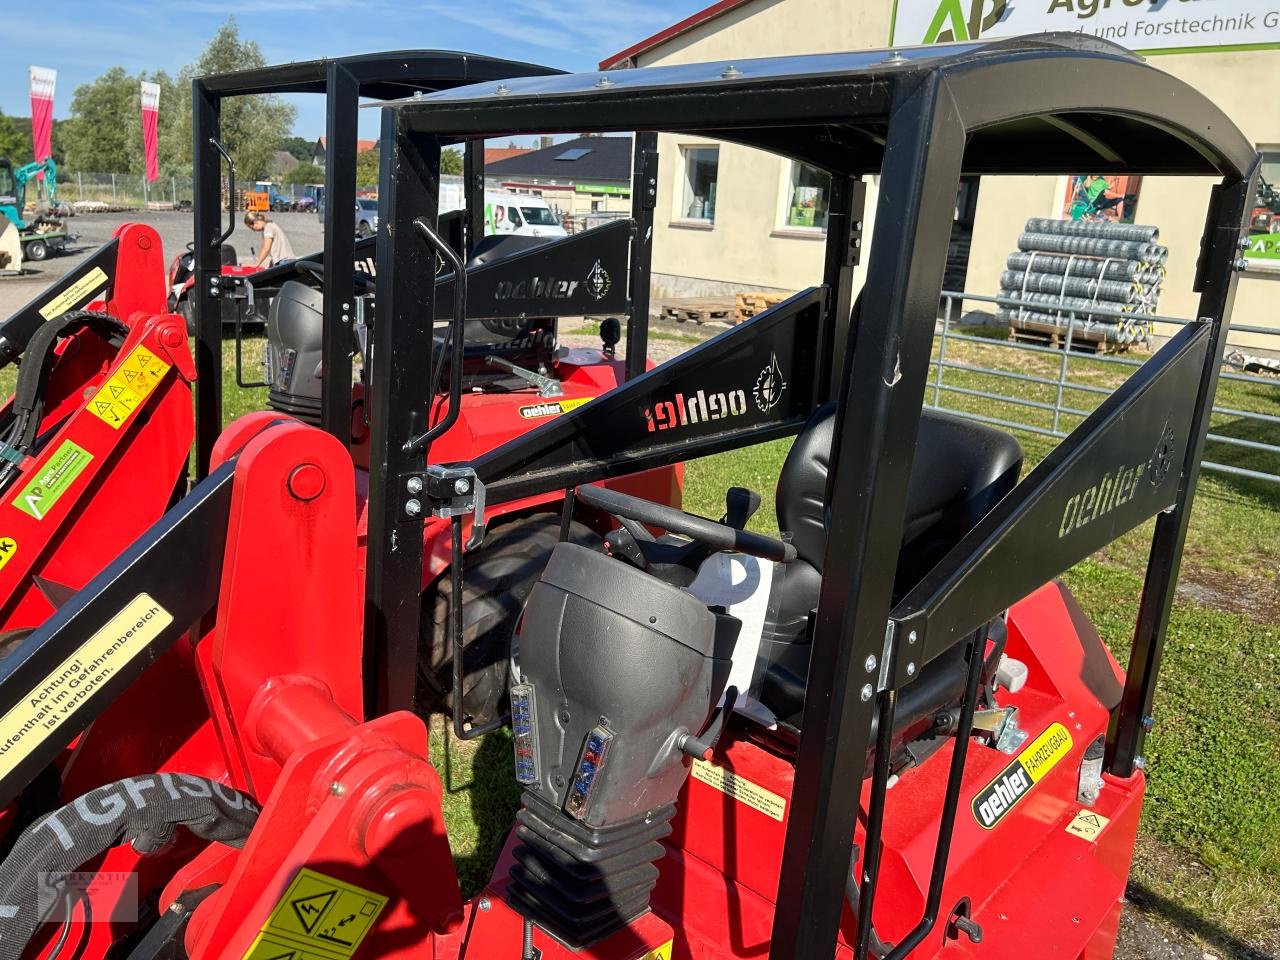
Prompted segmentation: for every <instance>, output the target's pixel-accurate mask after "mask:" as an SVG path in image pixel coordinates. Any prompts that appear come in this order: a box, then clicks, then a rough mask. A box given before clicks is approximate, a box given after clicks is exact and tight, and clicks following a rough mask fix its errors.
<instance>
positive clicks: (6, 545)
mask: <svg viewBox="0 0 1280 960" xmlns="http://www.w3.org/2000/svg"><path fill="white" fill-rule="evenodd" d="M17 552H18V541H17V540H15V539H13V537H0V570H3V569H4V567H5V564H6V563H8V562H9V561H10V560H12V559H13V555H14V554H15V553H17Z"/></svg>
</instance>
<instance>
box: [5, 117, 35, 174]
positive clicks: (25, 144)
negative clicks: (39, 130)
mask: <svg viewBox="0 0 1280 960" xmlns="http://www.w3.org/2000/svg"><path fill="white" fill-rule="evenodd" d="M32 154H33V148H32V146H31V121H30V120H28V119H26V118H24V117H7V116H5V115H4V113H3V112H0V157H7V158H8V159H9V160H10V161H12V162H13V165H14V166H19V165H20V164H24V163H28V162H29V161H30V160H31V159H32Z"/></svg>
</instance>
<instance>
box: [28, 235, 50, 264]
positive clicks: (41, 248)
mask: <svg viewBox="0 0 1280 960" xmlns="http://www.w3.org/2000/svg"><path fill="white" fill-rule="evenodd" d="M22 256H23V259H25V260H47V259H48V258H49V245H48V244H47V243H45V242H44V241H43V240H32V241H31V242H30V243H28V244H26V246H24V247H23V249H22Z"/></svg>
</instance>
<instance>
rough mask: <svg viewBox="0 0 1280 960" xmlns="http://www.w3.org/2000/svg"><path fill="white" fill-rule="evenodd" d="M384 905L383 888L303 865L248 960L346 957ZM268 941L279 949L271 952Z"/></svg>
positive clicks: (247, 956) (251, 950) (268, 919)
mask: <svg viewBox="0 0 1280 960" xmlns="http://www.w3.org/2000/svg"><path fill="white" fill-rule="evenodd" d="M386 905H387V898H386V897H384V896H382V895H380V894H377V893H374V892H373V891H371V890H365V889H363V888H361V887H357V886H354V885H353V884H350V883H343V882H342V881H341V880H335V879H333V877H327V876H325V875H324V874H323V873H317V872H316V871H315V870H308V869H306V868H305V867H304V868H303V869H302V870H299V871H298V875H297V876H296V877H294V878H293V882H292V883H291V884H289V888H288V889H287V890H285V892H284V896H283V897H281V898H280V902H279V903H278V904H276V908H275V909H274V910H272V911H271V916H270V917H268V918H267V923H266V925H265V926H264V927H263V928H262V932H261V933H260V934H259V935H258V938H257V939H256V940H254V942H253V946H252V947H251V948H250V949H249V952H248V953H246V954H245V956H244V960H276V958H284V957H292V958H293V960H309V958H313V957H314V958H328V960H336V958H342V960H347V958H349V957H350V956H351V955H352V954H354V953H355V952H356V948H357V947H359V946H360V942H361V941H362V940H364V938H365V935H366V934H367V933H368V932H369V931H370V930H371V929H372V928H373V925H374V923H375V922H377V919H378V915H379V914H380V913H382V908H383V907H385V906H386ZM269 947H270V948H271V949H274V948H276V947H279V948H280V949H279V950H278V951H277V952H275V953H272V952H270V951H269V949H268V948H269ZM290 950H292V951H293V953H289V951H290Z"/></svg>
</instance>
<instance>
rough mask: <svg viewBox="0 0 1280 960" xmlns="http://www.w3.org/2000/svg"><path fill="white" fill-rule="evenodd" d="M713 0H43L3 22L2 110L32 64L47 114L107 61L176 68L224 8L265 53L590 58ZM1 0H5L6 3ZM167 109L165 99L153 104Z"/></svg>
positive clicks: (15, 100)
mask: <svg viewBox="0 0 1280 960" xmlns="http://www.w3.org/2000/svg"><path fill="white" fill-rule="evenodd" d="M710 2H711V0H507V2H501V0H452V2H440V0H416V2H415V0H407V2H397V0H372V2H367V3H344V2H340V0H256V2H246V0H182V2H179V3H176V4H166V3H155V2H154V0H150V2H145V3H142V2H138V3H110V2H99V3H86V2H82V0H63V2H59V3H50V4H40V5H38V7H31V8H29V9H28V11H27V13H24V14H21V15H19V16H13V17H6V18H5V24H4V29H3V30H0V110H3V111H4V112H5V113H6V114H9V115H10V116H14V115H17V116H23V117H25V116H28V115H29V114H30V102H29V100H28V94H27V66H28V64H30V63H33V62H34V63H37V64H40V65H41V66H46V67H53V68H55V69H57V71H58V88H57V95H56V98H55V101H54V116H55V117H58V118H62V117H65V116H67V112H68V108H69V107H70V104H71V94H72V92H73V91H74V90H75V88H76V86H77V85H79V84H81V83H84V82H86V81H89V80H92V79H93V78H94V77H95V76H97V75H98V74H100V73H102V72H103V71H104V70H106V69H107V68H108V67H111V66H115V65H117V64H118V65H120V66H122V67H124V68H125V69H126V70H127V71H129V72H130V73H138V72H140V71H143V70H155V69H163V70H168V71H169V72H170V73H176V72H177V71H178V70H179V69H180V68H181V67H182V66H183V65H184V64H186V63H190V62H192V61H193V60H195V59H196V58H197V57H198V56H199V55H200V51H201V50H202V49H203V48H204V46H205V44H206V43H207V42H208V40H209V38H210V37H211V36H212V35H213V32H214V31H215V30H216V29H217V27H218V25H219V24H220V23H221V22H222V21H223V20H225V19H226V17H227V16H229V15H234V16H235V18H236V20H237V21H238V22H239V24H240V34H241V36H242V37H245V38H249V39H253V40H257V41H258V43H259V44H260V45H261V46H262V50H263V53H264V54H266V57H267V60H268V62H271V63H282V62H286V61H290V60H311V59H315V58H317V57H324V56H343V55H347V54H354V53H368V52H372V51H376V50H394V49H405V48H418V47H422V48H438V49H450V50H468V51H472V52H475V53H485V54H489V55H491V56H499V57H507V58H510V59H513V60H526V61H532V62H535V63H545V64H549V65H552V66H557V67H561V68H563V69H566V70H591V69H594V68H595V66H596V64H597V63H598V62H599V61H600V60H601V59H602V58H603V57H605V56H607V55H609V54H611V53H615V52H616V51H618V50H621V49H623V48H625V47H628V46H630V45H631V44H633V43H635V42H636V41H637V40H640V39H642V38H644V37H647V36H649V35H650V34H652V33H654V32H656V31H658V30H661V29H662V28H663V27H666V26H668V25H669V24H672V23H675V22H677V21H678V20H681V19H683V18H684V17H687V16H688V15H689V14H691V13H694V12H695V11H697V10H699V9H701V8H702V7H704V6H706V5H707V4H708V3H710ZM6 5H7V4H6ZM291 100H292V102H294V103H296V105H297V107H298V119H297V123H296V125H295V132H296V133H297V134H298V135H299V136H305V137H314V136H318V135H319V134H320V133H322V132H323V128H324V107H323V105H322V102H321V100H320V98H318V97H294V98H291ZM160 109H161V110H163V109H164V104H163V103H162V104H161V105H160ZM361 113H362V117H361V135H362V136H366V137H373V136H376V135H377V129H378V118H377V111H374V110H364V111H361Z"/></svg>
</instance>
